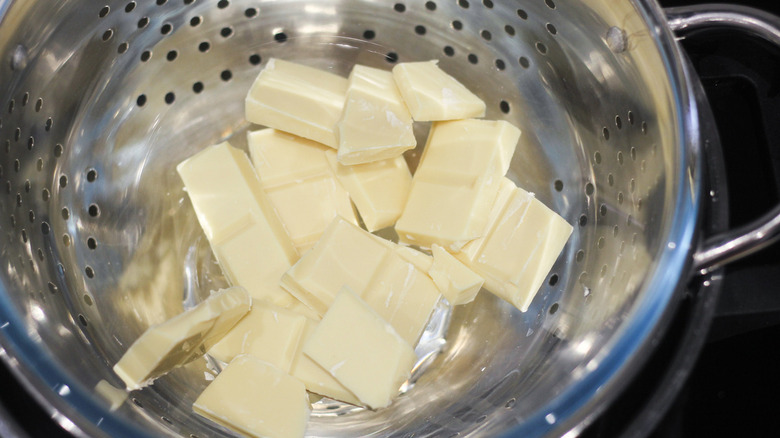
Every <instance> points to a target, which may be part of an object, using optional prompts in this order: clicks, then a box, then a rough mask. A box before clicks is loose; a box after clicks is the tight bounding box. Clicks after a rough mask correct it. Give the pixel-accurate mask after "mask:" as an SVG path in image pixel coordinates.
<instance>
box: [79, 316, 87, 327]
mask: <svg viewBox="0 0 780 438" xmlns="http://www.w3.org/2000/svg"><path fill="white" fill-rule="evenodd" d="M79 322H80V323H81V325H83V326H84V327H86V326H87V318H86V317H84V315H82V314H80V313H79Z"/></svg>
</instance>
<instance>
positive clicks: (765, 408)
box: [0, 0, 780, 438]
mask: <svg viewBox="0 0 780 438" xmlns="http://www.w3.org/2000/svg"><path fill="white" fill-rule="evenodd" d="M660 3H661V5H662V6H664V7H671V6H682V5H690V4H699V3H704V2H702V1H695V0H660ZM732 3H738V4H741V5H746V6H753V7H758V8H761V9H764V10H769V11H772V12H774V13H775V14H778V15H780V1H772V2H769V1H758V0H735V1H733V2H732ZM683 46H684V48H685V49H686V51H687V52H688V54H689V56H690V58H691V62H692V64H693V66H694V68H695V69H696V71H697V73H698V74H699V76H700V78H701V80H702V83H703V85H704V88H705V90H706V92H707V95H708V97H709V99H710V103H711V106H712V109H713V113H714V115H715V119H716V121H717V123H718V130H719V133H720V136H721V141H722V143H723V148H724V157H725V161H726V167H727V174H728V189H729V192H730V201H729V202H730V205H731V208H730V210H729V217H730V220H731V222H732V224H733V225H739V224H744V223H747V222H749V221H750V220H751V219H754V218H757V217H758V216H760V215H761V214H762V213H764V212H766V211H768V210H769V209H771V208H772V207H773V206H774V205H776V204H777V203H778V202H780V198H779V197H778V193H780V148H777V147H774V148H771V147H770V145H780V50H777V49H775V48H772V47H769V46H768V45H767V44H764V43H761V42H759V41H756V40H753V39H751V38H746V37H741V36H737V35H735V34H734V33H729V32H708V33H706V34H700V35H696V36H692V37H689V38H686V39H685V40H684V41H683ZM778 350H780V245H776V247H774V248H769V249H768V250H765V251H763V252H761V253H759V254H756V255H754V256H751V257H749V258H748V259H746V260H744V261H740V262H737V263H735V264H733V265H730V266H729V267H727V268H726V275H725V279H724V282H723V289H722V291H721V296H720V299H719V302H718V306H717V310H716V317H715V319H714V320H713V323H712V327H711V328H710V331H709V335H708V340H707V343H706V345H705V347H704V349H703V351H702V353H701V355H700V357H699V359H698V361H697V363H696V365H695V367H694V369H693V371H692V373H691V376H690V378H689V379H688V382H687V384H686V385H685V386H684V387H683V389H682V391H681V392H680V394H679V396H678V397H677V399H676V401H675V402H674V403H673V404H672V405H671V406H669V410H668V413H667V414H666V415H665V417H664V419H663V420H662V421H661V422H660V423H659V425H658V426H657V427H656V428H655V431H654V432H653V438H668V437H671V438H676V437H686V438H687V437H720V436H740V437H741V436H751V437H752V436H762V437H763V436H780V353H778ZM3 410H6V411H7V412H9V413H10V414H11V416H13V417H14V418H17V419H20V420H21V421H20V424H21V429H24V431H26V433H27V434H29V435H31V436H34V437H39V436H40V437H44V436H45V437H53V438H57V437H63V436H65V434H64V432H62V430H61V429H59V427H58V426H57V425H55V424H54V423H53V422H52V421H51V420H50V419H48V417H47V416H46V415H45V414H44V413H43V411H42V410H41V409H40V408H39V407H38V406H37V405H36V404H35V402H34V401H33V400H32V399H30V398H29V397H27V396H25V393H24V391H23V389H22V388H21V387H20V386H19V385H18V384H17V383H16V382H15V381H14V380H13V379H12V378H11V376H10V374H9V373H8V370H7V369H6V367H5V365H4V364H3V363H2V362H0V436H3V435H4V433H5V434H8V433H9V431H10V430H11V429H5V430H4V427H10V428H12V429H13V428H14V427H19V426H18V425H17V426H14V425H9V424H4V423H3V421H2V419H1V418H2V413H3V412H2V411H3ZM607 423H609V422H608V421H607ZM17 432H18V429H17ZM624 432H629V433H630V432H632V431H631V430H628V431H624ZM633 432H639V431H633ZM589 434H590V435H592V436H595V437H598V438H605V437H612V436H615V435H616V434H617V433H616V432H615V430H614V429H612V428H610V427H608V426H607V427H599V428H597V430H591V431H590V432H589Z"/></svg>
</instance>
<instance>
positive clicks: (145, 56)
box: [141, 50, 152, 62]
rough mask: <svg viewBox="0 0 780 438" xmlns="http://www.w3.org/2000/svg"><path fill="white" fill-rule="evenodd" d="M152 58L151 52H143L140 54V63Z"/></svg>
mask: <svg viewBox="0 0 780 438" xmlns="http://www.w3.org/2000/svg"><path fill="white" fill-rule="evenodd" d="M151 57H152V51H151V50H144V51H143V52H141V62H146V61H148V60H149V59H150V58H151Z"/></svg>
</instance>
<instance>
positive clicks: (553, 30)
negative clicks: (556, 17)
mask: <svg viewBox="0 0 780 438" xmlns="http://www.w3.org/2000/svg"><path fill="white" fill-rule="evenodd" d="M545 27H546V28H547V32H550V35H557V34H558V29H556V28H555V25H554V24H552V23H547V25H546V26H545Z"/></svg>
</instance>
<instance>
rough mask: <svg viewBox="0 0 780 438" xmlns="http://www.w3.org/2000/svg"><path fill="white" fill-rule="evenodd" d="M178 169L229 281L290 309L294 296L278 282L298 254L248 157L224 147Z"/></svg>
mask: <svg viewBox="0 0 780 438" xmlns="http://www.w3.org/2000/svg"><path fill="white" fill-rule="evenodd" d="M176 169H177V170H178V172H179V175H180V176H181V179H182V181H184V186H185V188H186V190H187V193H188V194H189V198H190V200H191V201H192V206H193V208H194V209H195V214H196V215H197V217H198V221H199V222H200V225H201V227H202V228H203V232H204V233H205V234H206V238H208V240H209V243H210V244H211V249H212V250H213V251H214V254H215V255H216V257H217V261H218V262H219V264H220V266H221V267H222V270H223V272H224V273H225V275H226V276H227V278H228V280H230V282H231V283H232V284H233V285H234V286H242V287H244V288H245V289H246V290H247V291H248V292H249V294H250V295H251V296H252V297H253V298H255V299H258V300H268V301H271V302H273V303H275V304H278V305H280V306H287V305H290V304H291V303H292V302H293V297H292V296H290V294H288V293H287V292H285V291H284V290H282V289H281V288H280V287H279V278H280V277H281V276H282V274H283V273H284V272H285V271H287V269H289V268H290V266H292V264H293V263H295V262H296V261H297V260H298V252H297V251H296V250H295V247H294V246H293V244H292V241H291V240H290V236H289V235H288V234H287V232H286V231H285V229H284V226H283V225H282V223H281V221H280V220H279V217H278V216H277V214H276V211H275V210H274V207H273V205H272V204H271V201H270V200H269V199H268V197H267V196H266V194H265V192H264V191H263V187H262V185H261V183H260V180H259V179H258V178H257V175H256V174H255V171H254V169H253V168H252V164H251V163H250V161H249V157H247V156H246V154H245V153H244V152H242V151H240V150H238V149H236V148H233V147H232V146H230V145H229V144H228V143H227V142H225V143H221V144H218V145H216V146H211V147H208V148H206V149H204V150H202V151H200V152H198V153H197V154H196V155H194V156H192V157H190V158H188V159H187V160H184V161H183V162H181V163H180V164H179V165H178V166H177V167H176ZM257 248H262V249H263V250H262V251H257Z"/></svg>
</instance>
